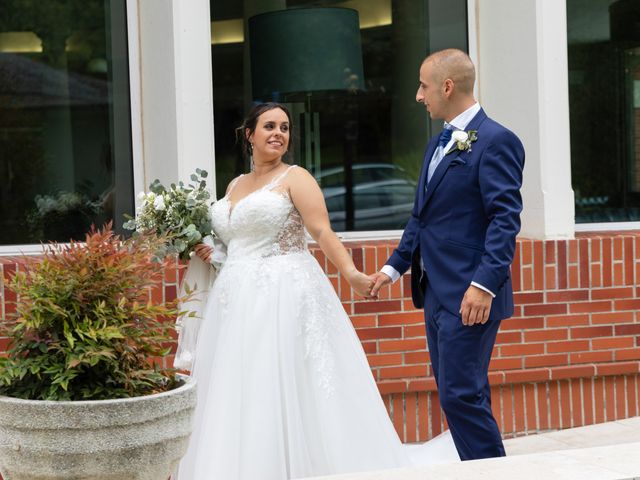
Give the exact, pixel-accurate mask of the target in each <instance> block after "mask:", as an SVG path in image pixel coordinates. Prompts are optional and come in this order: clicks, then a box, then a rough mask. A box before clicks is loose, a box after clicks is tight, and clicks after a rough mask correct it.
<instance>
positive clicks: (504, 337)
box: [496, 332, 522, 345]
mask: <svg viewBox="0 0 640 480" xmlns="http://www.w3.org/2000/svg"><path fill="white" fill-rule="evenodd" d="M521 342H522V332H498V336H497V337H496V345H500V344H504V343H521Z"/></svg>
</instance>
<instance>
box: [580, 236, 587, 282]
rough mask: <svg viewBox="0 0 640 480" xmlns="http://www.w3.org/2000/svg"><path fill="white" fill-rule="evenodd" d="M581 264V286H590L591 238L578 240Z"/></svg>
mask: <svg viewBox="0 0 640 480" xmlns="http://www.w3.org/2000/svg"><path fill="white" fill-rule="evenodd" d="M578 247H579V265H580V267H579V268H580V287H581V288H587V287H589V273H590V272H589V240H587V239H586V238H581V239H580V240H578Z"/></svg>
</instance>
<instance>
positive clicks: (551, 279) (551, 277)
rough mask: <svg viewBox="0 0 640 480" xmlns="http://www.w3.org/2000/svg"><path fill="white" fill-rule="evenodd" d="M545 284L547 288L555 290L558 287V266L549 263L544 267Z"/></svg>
mask: <svg viewBox="0 0 640 480" xmlns="http://www.w3.org/2000/svg"><path fill="white" fill-rule="evenodd" d="M544 275H545V285H544V287H545V288H546V289H547V290H553V289H555V288H556V266H555V265H547V266H546V267H544Z"/></svg>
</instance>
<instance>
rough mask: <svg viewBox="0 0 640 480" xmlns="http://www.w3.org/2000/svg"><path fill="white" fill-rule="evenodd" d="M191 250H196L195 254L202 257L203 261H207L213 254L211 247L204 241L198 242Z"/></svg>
mask: <svg viewBox="0 0 640 480" xmlns="http://www.w3.org/2000/svg"><path fill="white" fill-rule="evenodd" d="M193 251H194V252H196V255H198V257H200V258H201V259H202V261H203V262H205V263H209V260H210V259H211V255H212V254H213V248H211V247H210V246H208V245H205V244H204V243H199V244H198V245H196V246H195V247H194V248H193Z"/></svg>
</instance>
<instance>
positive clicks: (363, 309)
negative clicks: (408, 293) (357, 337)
mask: <svg viewBox="0 0 640 480" xmlns="http://www.w3.org/2000/svg"><path fill="white" fill-rule="evenodd" d="M354 305H355V313H380V312H399V311H400V309H401V303H400V301H398V300H386V301H385V300H383V301H366V302H356V303H355V304H354Z"/></svg>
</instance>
